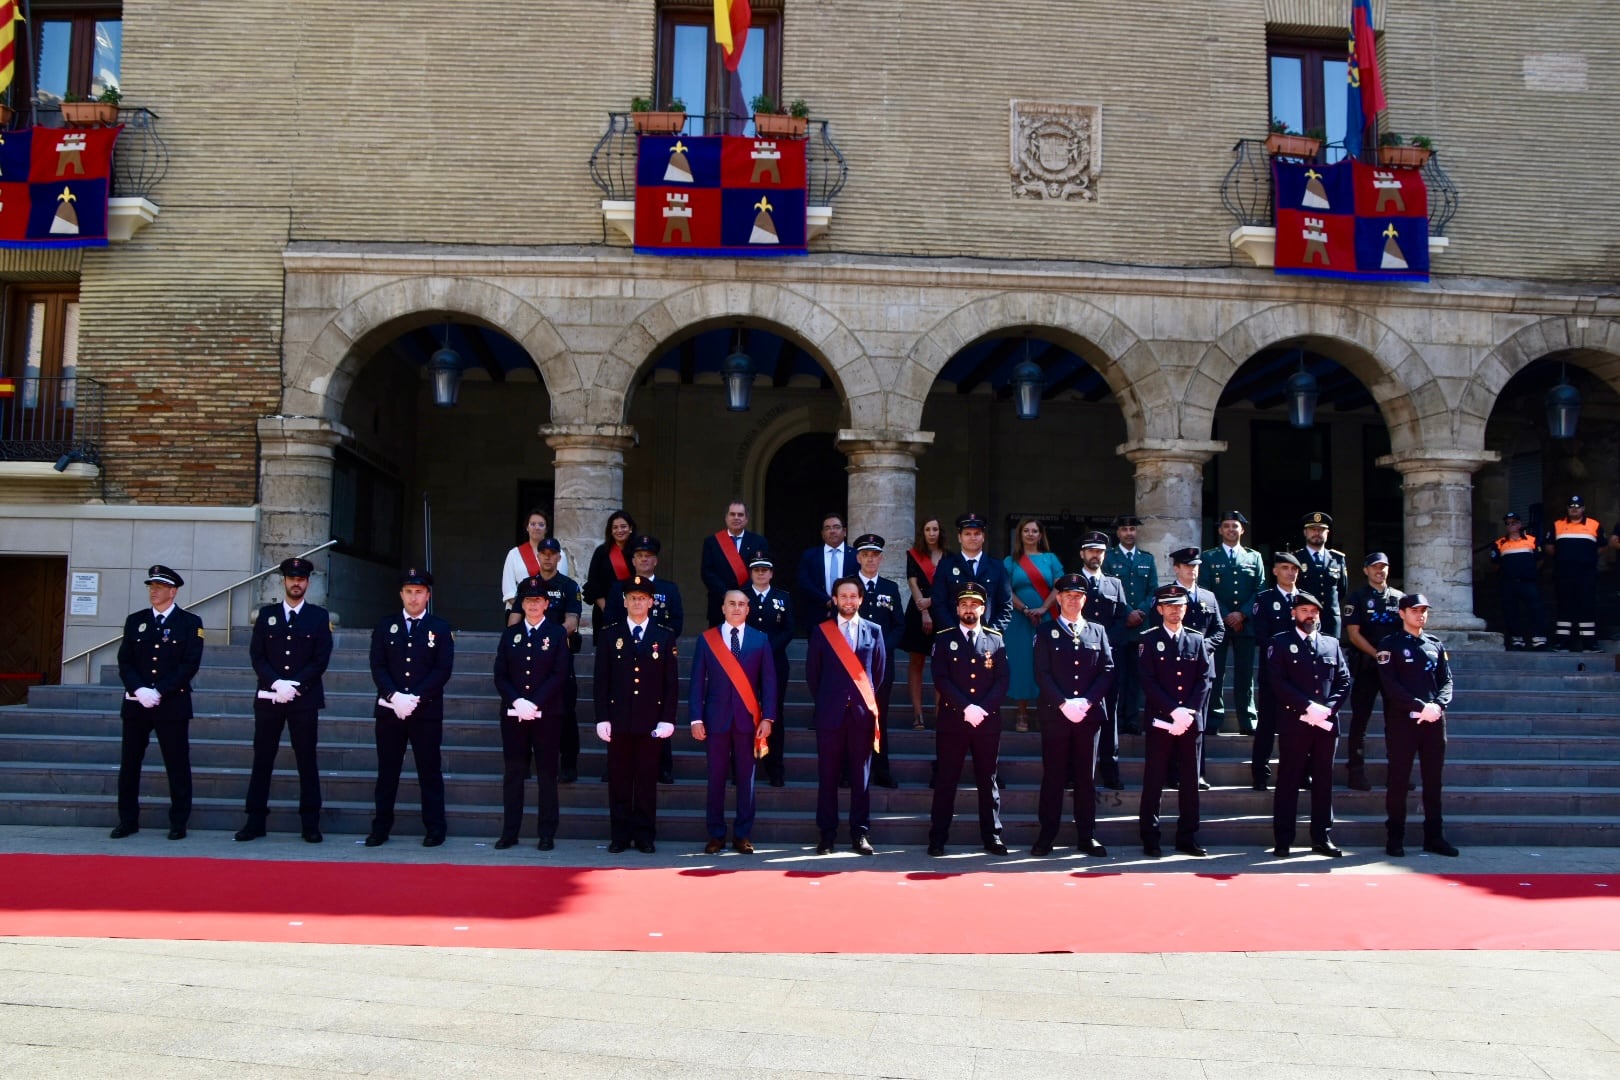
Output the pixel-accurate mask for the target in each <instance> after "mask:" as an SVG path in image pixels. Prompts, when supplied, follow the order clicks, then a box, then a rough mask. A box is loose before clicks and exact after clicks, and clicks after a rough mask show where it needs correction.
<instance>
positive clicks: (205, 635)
mask: <svg viewBox="0 0 1620 1080" xmlns="http://www.w3.org/2000/svg"><path fill="white" fill-rule="evenodd" d="M197 636H198V637H200V638H202V639H203V640H204V641H207V640H208V635H207V634H205V633H203V628H202V627H200V626H199V627H197Z"/></svg>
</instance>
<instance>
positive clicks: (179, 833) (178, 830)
mask: <svg viewBox="0 0 1620 1080" xmlns="http://www.w3.org/2000/svg"><path fill="white" fill-rule="evenodd" d="M185 838H186V827H185V826H184V825H176V826H175V827H174V828H172V829H170V830H169V839H170V840H184V839H185Z"/></svg>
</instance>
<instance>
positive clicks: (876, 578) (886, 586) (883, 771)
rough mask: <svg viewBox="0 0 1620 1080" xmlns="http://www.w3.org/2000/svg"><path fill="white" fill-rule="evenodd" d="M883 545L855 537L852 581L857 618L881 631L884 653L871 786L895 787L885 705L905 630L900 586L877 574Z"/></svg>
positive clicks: (876, 539) (880, 540) (891, 692)
mask: <svg viewBox="0 0 1620 1080" xmlns="http://www.w3.org/2000/svg"><path fill="white" fill-rule="evenodd" d="M885 543H886V541H885V540H884V539H883V537H881V536H879V535H878V534H877V533H863V534H862V535H860V536H857V537H856V538H855V561H856V562H857V563H859V564H860V572H859V573H857V574H856V575H855V579H856V580H857V581H859V582H860V584H861V618H863V619H865V620H867V621H868V622H870V623H873V624H875V625H876V626H877V627H878V629H880V630H882V631H883V647H884V649H885V650H886V651H887V653H888V655H886V656H885V657H884V658H883V659H884V661H885V663H884V665H883V682H882V683H880V684H879V685H878V686H877V687H876V691H877V703H878V715H879V716H880V717H881V718H882V735H883V739H882V743H883V745H882V746H881V747H879V748H878V750H877V752H876V753H874V754H873V755H872V783H874V784H876V785H877V786H878V787H885V788H896V787H899V786H900V784H899V782H898V781H897V780H895V778H894V773H893V772H892V771H891V770H890V768H889V702H890V700H891V699H892V698H893V696H894V649H895V646H896V645H898V644H900V634H901V631H902V630H904V629H905V625H906V609H905V607H904V605H903V604H902V603H901V601H900V586H898V585H896V584H895V583H894V582H892V581H890V580H889V579H888V578H886V577H882V576H880V575H879V573H878V570H879V568H880V567H881V566H882V564H883V545H884V544H885Z"/></svg>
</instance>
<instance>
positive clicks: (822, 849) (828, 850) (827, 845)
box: [816, 839, 833, 855]
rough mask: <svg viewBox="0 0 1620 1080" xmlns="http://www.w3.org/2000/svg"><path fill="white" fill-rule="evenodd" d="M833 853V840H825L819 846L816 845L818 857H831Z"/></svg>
mask: <svg viewBox="0 0 1620 1080" xmlns="http://www.w3.org/2000/svg"><path fill="white" fill-rule="evenodd" d="M832 853H833V842H832V841H831V840H827V839H823V840H822V841H820V842H819V843H818V844H816V854H817V855H831V854H832Z"/></svg>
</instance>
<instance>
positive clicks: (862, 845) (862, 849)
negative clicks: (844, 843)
mask: <svg viewBox="0 0 1620 1080" xmlns="http://www.w3.org/2000/svg"><path fill="white" fill-rule="evenodd" d="M851 846H852V847H853V848H854V850H855V854H857V855H875V854H877V852H876V851H874V850H873V849H872V841H871V840H869V839H867V837H866V834H865V833H862V834H861V835H859V836H857V837H856V838H855V843H854V844H852V845H851Z"/></svg>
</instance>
